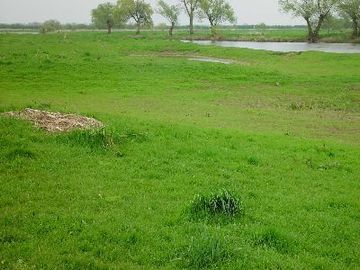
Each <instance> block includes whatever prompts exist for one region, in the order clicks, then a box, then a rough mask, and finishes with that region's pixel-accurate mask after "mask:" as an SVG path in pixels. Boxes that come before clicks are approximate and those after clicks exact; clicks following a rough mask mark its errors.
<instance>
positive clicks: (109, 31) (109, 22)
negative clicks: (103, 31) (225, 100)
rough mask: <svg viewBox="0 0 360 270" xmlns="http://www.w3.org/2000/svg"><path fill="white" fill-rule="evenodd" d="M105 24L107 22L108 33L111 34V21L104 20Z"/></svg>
mask: <svg viewBox="0 0 360 270" xmlns="http://www.w3.org/2000/svg"><path fill="white" fill-rule="evenodd" d="M106 24H107V29H108V34H111V28H112V23H111V21H110V20H108V21H107V22H106Z"/></svg>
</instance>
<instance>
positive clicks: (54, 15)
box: [0, 0, 303, 24]
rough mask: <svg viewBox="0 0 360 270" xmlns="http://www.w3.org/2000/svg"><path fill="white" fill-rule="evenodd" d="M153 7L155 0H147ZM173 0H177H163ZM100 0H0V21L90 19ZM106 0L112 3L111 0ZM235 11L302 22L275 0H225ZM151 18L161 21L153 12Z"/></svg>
mask: <svg viewBox="0 0 360 270" xmlns="http://www.w3.org/2000/svg"><path fill="white" fill-rule="evenodd" d="M147 1H148V2H149V3H151V5H152V6H153V7H155V6H156V2H157V0H147ZM167 1H168V2H176V1H178V0H167ZM103 2H106V0H105V1H101V0H0V22H1V23H17V22H19V23H29V22H42V21H45V20H48V19H57V20H59V21H61V22H62V23H68V22H75V23H90V20H91V19H90V12H91V9H93V8H95V7H96V6H97V5H98V4H100V3H103ZM108 2H113V3H115V2H116V1H115V0H110V1H108ZM229 2H230V3H231V4H232V6H233V7H234V9H235V11H236V15H237V17H238V24H244V23H247V24H258V23H262V22H264V23H266V24H303V22H302V21H301V20H299V19H294V18H292V17H291V16H289V15H286V14H282V13H281V12H280V11H279V8H278V0H229ZM154 22H155V23H156V24H157V23H160V22H163V19H162V18H161V17H160V16H158V15H155V16H154ZM186 23H187V20H186V17H185V16H184V15H183V16H182V17H181V24H186Z"/></svg>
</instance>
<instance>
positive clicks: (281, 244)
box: [254, 229, 292, 253]
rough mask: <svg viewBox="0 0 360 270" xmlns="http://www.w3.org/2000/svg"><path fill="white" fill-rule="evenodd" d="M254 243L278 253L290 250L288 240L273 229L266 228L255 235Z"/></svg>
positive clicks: (290, 246)
mask: <svg viewBox="0 0 360 270" xmlns="http://www.w3.org/2000/svg"><path fill="white" fill-rule="evenodd" d="M254 243H255V245H256V246H261V247H263V248H271V249H275V250H276V251H278V252H280V253H290V252H291V251H292V245H291V244H290V241H289V240H288V239H287V238H286V237H285V236H284V235H282V234H281V233H279V232H278V231H277V230H274V229H268V230H266V231H264V232H263V233H261V234H259V235H257V237H256V239H255V241H254Z"/></svg>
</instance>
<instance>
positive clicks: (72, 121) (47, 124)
mask: <svg viewBox="0 0 360 270" xmlns="http://www.w3.org/2000/svg"><path fill="white" fill-rule="evenodd" d="M3 115H6V116H9V117H14V118H18V119H24V120H28V121H30V122H32V123H33V124H34V125H35V126H37V127H39V128H42V129H44V130H46V131H48V132H67V131H71V130H74V129H96V128H102V127H104V125H103V123H101V122H100V121H98V120H96V119H94V118H89V117H85V116H82V115H76V114H64V113H59V112H48V111H41V110H35V109H30V108H26V109H24V110H22V111H19V112H6V113H3Z"/></svg>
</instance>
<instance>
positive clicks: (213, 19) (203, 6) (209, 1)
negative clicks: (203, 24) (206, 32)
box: [199, 0, 236, 35]
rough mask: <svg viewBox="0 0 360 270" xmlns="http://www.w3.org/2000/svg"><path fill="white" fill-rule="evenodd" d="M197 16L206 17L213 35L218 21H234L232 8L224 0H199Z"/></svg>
mask: <svg viewBox="0 0 360 270" xmlns="http://www.w3.org/2000/svg"><path fill="white" fill-rule="evenodd" d="M199 16H200V18H201V19H202V18H206V19H208V21H209V23H210V26H211V32H212V34H213V35H215V34H216V26H217V25H219V24H220V23H224V22H230V23H235V22H236V17H235V12H234V9H233V8H232V7H231V6H230V4H229V3H227V2H225V0H200V11H199Z"/></svg>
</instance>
